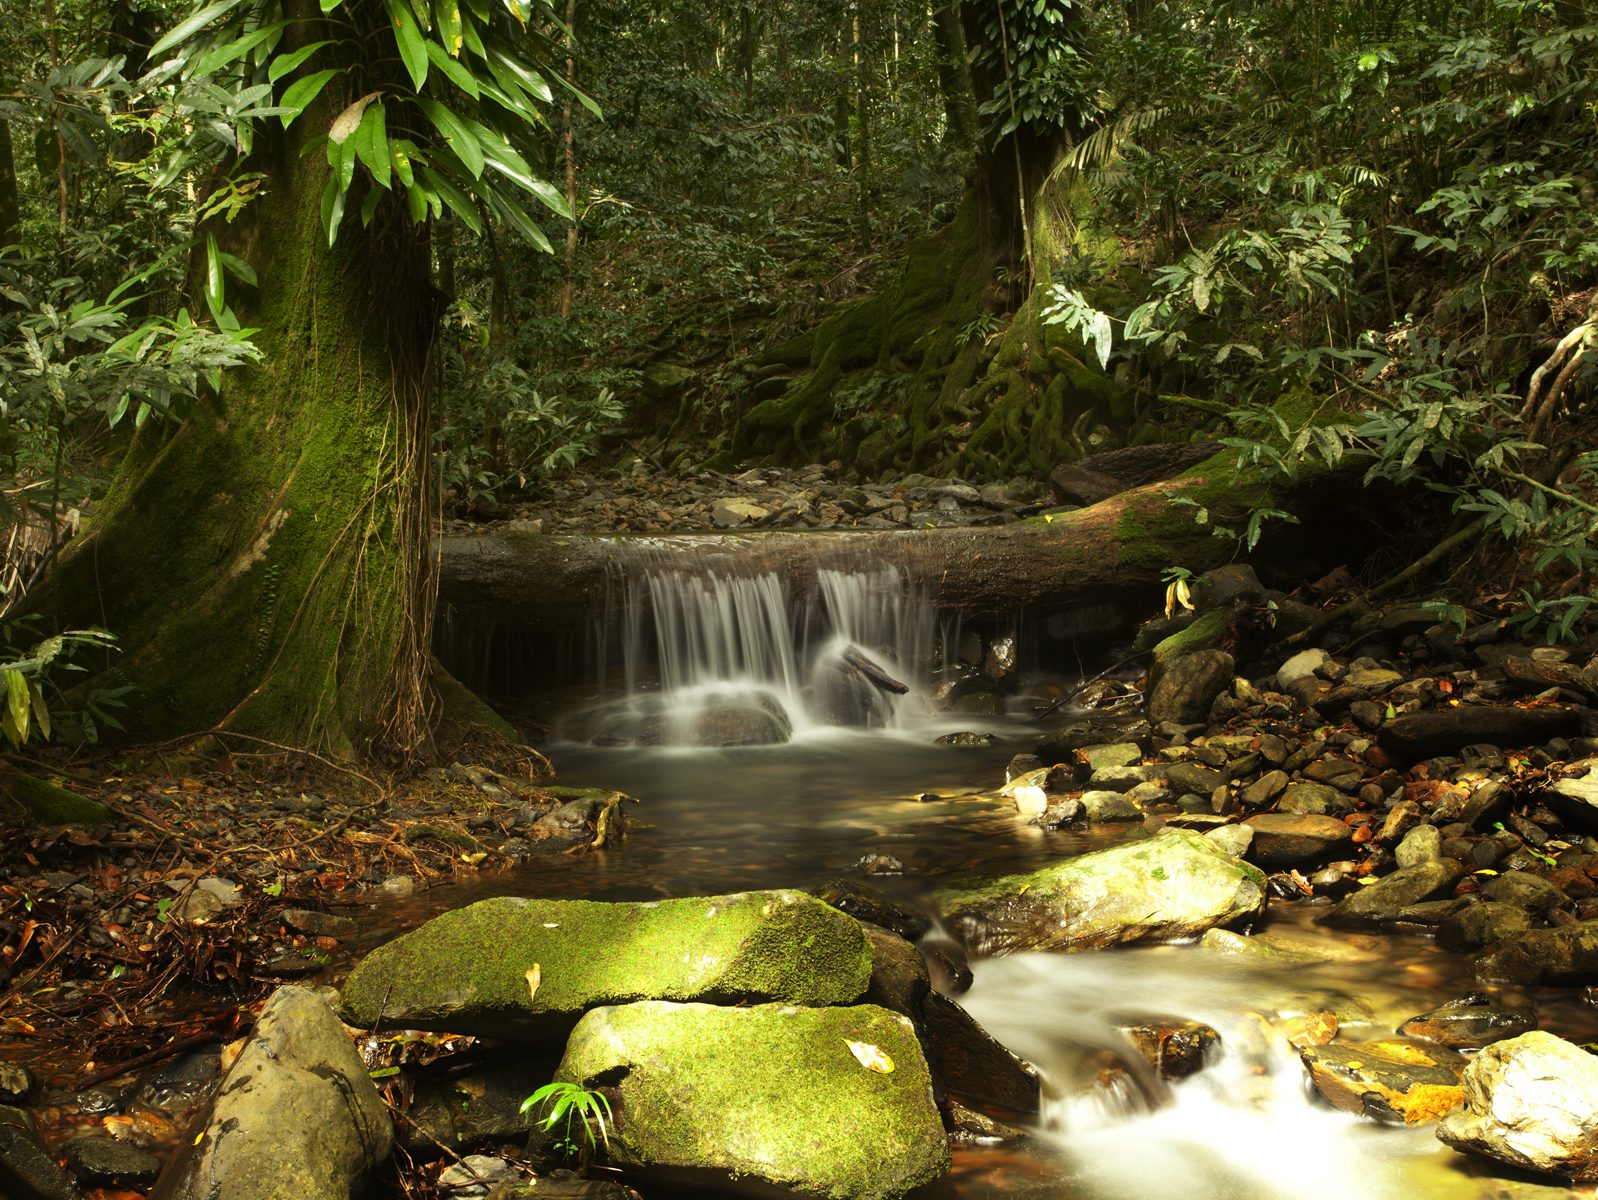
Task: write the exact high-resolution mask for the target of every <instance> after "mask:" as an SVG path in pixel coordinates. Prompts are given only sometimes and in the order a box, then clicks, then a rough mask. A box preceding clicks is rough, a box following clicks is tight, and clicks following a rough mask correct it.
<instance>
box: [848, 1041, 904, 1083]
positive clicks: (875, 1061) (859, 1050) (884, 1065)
mask: <svg viewBox="0 0 1598 1200" xmlns="http://www.w3.org/2000/svg"><path fill="white" fill-rule="evenodd" d="M843 1044H844V1045H845V1046H848V1047H849V1053H850V1054H852V1055H854V1056H855V1059H856V1060H857V1061H858V1062H859V1063H860V1065H861V1066H862V1067H864V1068H865V1069H866V1070H868V1071H875V1072H876V1073H877V1074H878V1075H887V1074H889V1073H890V1072H891V1071H892V1070H893V1059H891V1058H889V1057H888V1052H887V1051H886V1050H884V1049H883V1048H882V1047H881V1046H873V1045H872V1044H871V1043H870V1042H851V1041H849V1039H847V1038H845V1039H844V1043H843Z"/></svg>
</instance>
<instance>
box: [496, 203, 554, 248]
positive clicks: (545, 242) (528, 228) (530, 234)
mask: <svg viewBox="0 0 1598 1200" xmlns="http://www.w3.org/2000/svg"><path fill="white" fill-rule="evenodd" d="M488 202H489V206H490V207H491V208H493V209H494V211H495V212H497V213H498V214H499V215H500V217H501V218H502V219H503V220H504V222H505V224H507V225H509V226H510V227H511V228H512V229H514V230H515V231H516V232H517V233H518V234H519V235H520V236H521V238H522V239H523V240H524V241H526V242H528V243H529V244H530V245H532V246H534V247H536V248H537V249H539V250H542V251H543V252H544V253H545V254H549V253H552V252H553V250H554V247H552V246H551V245H550V244H549V239H548V238H547V237H545V236H544V231H543V230H542V229H540V228H539V227H538V223H537V222H536V221H534V220H533V219H532V218H531V217H530V216H528V215H527V212H526V210H525V209H523V208H522V206H521V205H519V204H517V203H516V202H515V201H514V200H512V199H511V198H510V197H509V196H501V195H491V196H489V198H488Z"/></svg>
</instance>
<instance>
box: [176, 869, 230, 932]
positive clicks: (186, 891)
mask: <svg viewBox="0 0 1598 1200" xmlns="http://www.w3.org/2000/svg"><path fill="white" fill-rule="evenodd" d="M167 887H169V888H171V889H172V890H173V891H175V892H177V893H178V898H177V899H176V900H174V901H173V902H172V907H171V908H169V909H168V910H167V912H168V915H169V916H171V917H174V918H176V919H177V920H180V921H187V922H189V923H190V924H191V925H204V924H206V923H207V922H208V921H214V920H216V918H217V917H219V916H221V915H222V914H223V913H225V912H227V911H228V910H229V909H231V908H237V907H238V906H239V904H240V903H241V902H242V899H243V897H242V894H241V892H240V888H239V885H238V884H236V883H234V882H233V881H232V880H231V879H218V878H216V877H214V876H212V877H208V878H205V879H197V880H195V881H194V882H193V885H192V886H191V885H190V884H189V883H187V882H185V881H183V880H176V879H174V880H172V881H170V882H169V883H168V884H167Z"/></svg>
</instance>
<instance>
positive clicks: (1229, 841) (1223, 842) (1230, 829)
mask: <svg viewBox="0 0 1598 1200" xmlns="http://www.w3.org/2000/svg"><path fill="white" fill-rule="evenodd" d="M1204 840H1205V841H1209V842H1214V843H1215V844H1216V845H1217V846H1219V847H1220V848H1221V850H1222V852H1223V853H1226V854H1229V855H1231V856H1232V857H1233V858H1242V857H1243V856H1244V855H1246V854H1247V853H1248V851H1249V847H1250V846H1252V845H1253V844H1254V827H1253V826H1252V825H1221V826H1218V827H1216V828H1214V829H1206V830H1205V831H1204ZM1212 932H1213V931H1212Z"/></svg>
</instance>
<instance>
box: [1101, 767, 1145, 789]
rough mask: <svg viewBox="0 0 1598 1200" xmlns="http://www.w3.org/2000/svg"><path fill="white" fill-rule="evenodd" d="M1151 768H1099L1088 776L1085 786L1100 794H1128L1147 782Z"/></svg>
mask: <svg viewBox="0 0 1598 1200" xmlns="http://www.w3.org/2000/svg"><path fill="white" fill-rule="evenodd" d="M1154 769H1155V768H1152V767H1100V768H1099V769H1098V770H1097V771H1095V772H1093V774H1092V775H1090V776H1088V782H1087V786H1088V787H1090V788H1095V789H1097V790H1099V791H1102V792H1130V791H1131V790H1132V789H1133V788H1135V787H1141V786H1142V785H1143V784H1145V783H1147V782H1149V772H1150V771H1152V770H1154Z"/></svg>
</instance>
